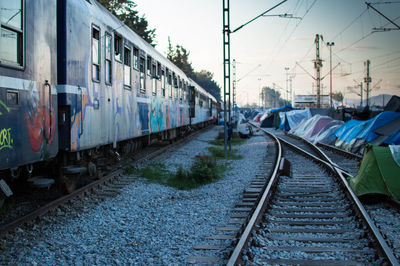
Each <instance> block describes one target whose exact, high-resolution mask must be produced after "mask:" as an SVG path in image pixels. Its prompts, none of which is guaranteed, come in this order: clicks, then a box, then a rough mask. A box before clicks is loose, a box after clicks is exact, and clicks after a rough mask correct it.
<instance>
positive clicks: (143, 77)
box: [139, 51, 146, 93]
mask: <svg viewBox="0 0 400 266" xmlns="http://www.w3.org/2000/svg"><path fill="white" fill-rule="evenodd" d="M142 60H143V72H142V69H141V62H142ZM142 80H143V87H142ZM139 91H140V93H146V55H145V54H143V55H142V54H140V51H139Z"/></svg>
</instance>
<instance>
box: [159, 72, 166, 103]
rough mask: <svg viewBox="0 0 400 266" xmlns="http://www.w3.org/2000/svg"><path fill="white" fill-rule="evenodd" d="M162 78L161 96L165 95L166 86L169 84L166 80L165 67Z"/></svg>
mask: <svg viewBox="0 0 400 266" xmlns="http://www.w3.org/2000/svg"><path fill="white" fill-rule="evenodd" d="M160 79H161V96H162V97H165V86H166V85H167V82H166V80H167V78H166V71H165V68H163V67H162V69H161V76H160Z"/></svg>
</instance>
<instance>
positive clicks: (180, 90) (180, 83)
mask: <svg viewBox="0 0 400 266" xmlns="http://www.w3.org/2000/svg"><path fill="white" fill-rule="evenodd" d="M182 86H183V85H182V80H179V100H180V101H181V102H182V95H183V87H182Z"/></svg>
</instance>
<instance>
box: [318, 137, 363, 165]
mask: <svg viewBox="0 0 400 266" xmlns="http://www.w3.org/2000/svg"><path fill="white" fill-rule="evenodd" d="M317 146H321V147H323V148H325V149H328V150H331V151H333V152H336V153H341V154H343V155H344V156H348V157H352V158H355V159H357V160H359V161H361V160H362V156H360V155H358V154H355V153H351V152H348V151H345V150H342V149H339V148H336V147H335V146H332V145H328V144H324V143H321V142H318V143H317Z"/></svg>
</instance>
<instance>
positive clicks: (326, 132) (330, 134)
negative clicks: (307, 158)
mask: <svg viewBox="0 0 400 266" xmlns="http://www.w3.org/2000/svg"><path fill="white" fill-rule="evenodd" d="M343 124H344V122H343V121H339V120H332V121H331V122H329V123H328V124H327V125H326V126H325V128H323V129H322V130H321V131H320V132H319V133H318V134H316V135H314V136H312V137H311V138H310V139H309V140H310V141H311V142H313V143H314V144H315V143H318V142H320V143H324V144H333V143H334V142H335V140H336V136H335V132H336V130H338V129H339V128H340V127H341V126H342V125H343Z"/></svg>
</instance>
